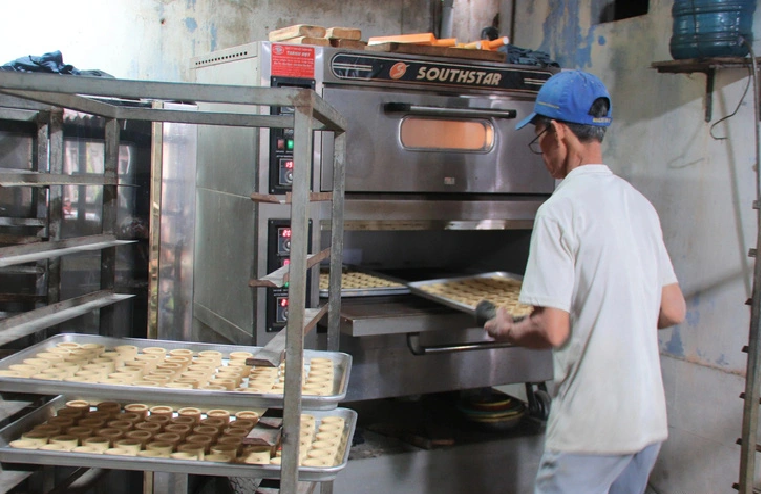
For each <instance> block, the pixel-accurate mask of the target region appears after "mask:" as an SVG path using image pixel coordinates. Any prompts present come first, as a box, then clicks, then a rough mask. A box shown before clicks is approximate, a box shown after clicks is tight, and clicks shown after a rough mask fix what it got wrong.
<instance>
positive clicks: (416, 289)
mask: <svg viewBox="0 0 761 494" xmlns="http://www.w3.org/2000/svg"><path fill="white" fill-rule="evenodd" d="M483 278H504V279H507V280H517V281H523V276H521V275H518V274H513V273H506V272H504V271H492V272H490V273H481V274H475V275H469V276H459V277H456V278H442V279H438V280H425V281H414V282H412V283H407V286H408V287H410V291H411V292H412V293H414V294H415V295H418V296H420V297H423V298H427V299H429V300H433V301H434V302H438V303H440V304H442V305H446V306H447V307H452V308H453V309H457V310H461V311H463V312H465V313H467V314H470V315H472V316H475V314H476V308H475V307H474V306H470V305H465V304H463V303H462V302H458V301H457V300H453V299H451V298H446V297H440V296H437V295H434V294H432V293H430V292H426V291H424V290H423V287H426V286H430V285H434V284H436V283H451V282H453V281H465V280H478V279H483Z"/></svg>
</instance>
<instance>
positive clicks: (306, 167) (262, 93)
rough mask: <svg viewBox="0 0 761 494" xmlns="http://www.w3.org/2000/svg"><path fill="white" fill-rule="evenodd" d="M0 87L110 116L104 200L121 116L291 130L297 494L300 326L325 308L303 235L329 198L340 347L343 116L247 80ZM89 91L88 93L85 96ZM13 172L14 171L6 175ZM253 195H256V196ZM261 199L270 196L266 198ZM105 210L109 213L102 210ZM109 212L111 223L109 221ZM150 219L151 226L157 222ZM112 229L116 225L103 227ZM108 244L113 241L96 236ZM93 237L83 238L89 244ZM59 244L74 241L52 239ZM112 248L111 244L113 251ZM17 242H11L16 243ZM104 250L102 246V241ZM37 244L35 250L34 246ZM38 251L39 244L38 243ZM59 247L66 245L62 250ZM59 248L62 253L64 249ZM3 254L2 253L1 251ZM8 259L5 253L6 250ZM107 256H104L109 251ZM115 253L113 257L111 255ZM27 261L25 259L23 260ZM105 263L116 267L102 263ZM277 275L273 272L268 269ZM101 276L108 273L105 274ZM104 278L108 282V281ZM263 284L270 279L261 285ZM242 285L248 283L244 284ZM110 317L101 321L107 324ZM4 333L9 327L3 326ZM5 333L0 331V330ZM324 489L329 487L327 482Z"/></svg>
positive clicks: (289, 433) (291, 465)
mask: <svg viewBox="0 0 761 494" xmlns="http://www.w3.org/2000/svg"><path fill="white" fill-rule="evenodd" d="M0 93H3V94H7V95H10V96H12V97H14V98H19V99H20V101H24V102H25V103H24V104H30V103H28V102H30V101H31V102H39V103H43V104H45V105H52V106H55V107H62V108H70V109H74V110H79V111H82V112H86V113H90V114H93V115H99V116H102V117H105V118H106V119H107V124H106V129H107V131H106V150H107V152H106V157H107V158H106V159H107V161H106V163H107V165H106V174H105V178H104V184H105V185H104V187H105V188H104V205H109V206H110V205H112V204H116V192H115V191H116V187H117V186H118V176H117V175H116V173H115V172H116V169H115V164H116V162H117V159H118V138H119V135H118V128H119V127H118V126H119V122H120V120H122V119H126V120H130V119H135V120H146V121H151V122H156V123H161V122H172V123H186V124H201V125H223V126H244V127H279V128H293V129H294V140H295V143H294V170H293V188H292V193H291V194H289V195H288V196H287V197H286V198H285V199H284V201H287V202H290V204H291V230H292V238H291V242H292V245H291V263H290V265H289V270H288V271H289V272H288V276H289V283H290V286H289V299H290V309H289V320H288V324H287V326H286V328H285V329H284V330H283V332H284V333H285V373H286V380H285V391H284V399H283V427H284V430H285V433H284V434H283V460H282V468H281V472H280V478H281V492H284V493H289V494H295V493H296V492H297V490H298V484H299V483H298V448H299V443H298V440H299V432H300V420H299V417H300V414H301V408H302V407H301V386H302V373H301V372H300V369H301V367H302V366H303V352H304V341H303V335H304V332H305V329H306V330H308V329H309V328H311V327H313V326H314V324H315V323H316V321H317V320H318V319H319V318H321V317H322V316H323V315H324V314H325V312H326V308H325V307H322V308H319V309H316V310H308V309H305V302H306V272H307V269H308V268H309V267H310V264H309V262H308V259H307V238H308V221H309V209H310V202H312V201H322V200H332V209H331V223H332V225H333V228H332V229H331V248H330V256H331V260H330V282H329V289H328V293H329V298H328V302H327V315H328V339H327V349H328V350H329V351H337V350H338V338H339V311H340V290H341V287H340V273H341V261H342V250H343V195H344V169H345V151H346V143H345V134H344V131H345V130H346V122H345V120H344V118H343V117H342V116H341V115H340V114H338V113H337V112H336V111H335V110H334V109H333V108H332V107H330V106H329V105H328V104H326V103H325V102H324V101H323V100H322V99H321V98H320V97H319V96H317V94H316V93H315V92H314V91H312V90H306V89H272V88H257V87H247V86H229V85H211V84H190V83H168V82H145V81H132V80H123V79H100V78H90V77H69V76H59V75H47V74H18V73H13V72H0ZM83 95H86V96H83ZM107 98H125V99H149V100H155V101H154V104H153V107H152V108H129V107H117V106H114V105H110V104H109V103H108V100H107ZM161 101H196V102H207V103H225V104H233V105H251V106H252V107H256V106H265V107H266V106H270V107H272V106H290V107H293V108H294V113H293V115H258V114H239V113H236V114H233V113H224V112H214V111H201V110H196V111H177V110H171V109H163V108H160V107H161V106H162V105H161V104H160V102H161ZM313 131H328V132H333V133H334V134H335V152H334V162H333V176H334V188H333V191H332V193H331V194H317V193H311V191H310V183H311V169H312V167H311V150H312V134H313ZM5 178H6V179H7V178H11V177H5ZM12 178H14V179H21V180H24V179H26V180H27V182H26V183H29V182H31V183H35V181H37V183H39V182H42V181H44V180H45V177H43V176H37V177H35V178H34V179H30V177H12ZM255 200H256V199H255ZM261 200H269V201H271V200H273V198H271V197H265V198H262V199H261ZM104 213H107V211H104ZM106 218H108V221H109V223H106ZM112 221H113V219H112V215H109V216H105V217H104V226H105V225H107V224H108V225H111V223H110V222H112ZM156 227H157V226H156V225H152V228H156ZM105 233H106V235H111V234H112V233H113V228H111V229H107V230H106V232H105ZM98 241H100V242H103V241H106V242H109V241H110V242H113V241H115V239H111V238H109V239H98ZM92 243H93V240H91V241H90V242H89V243H88V246H90V247H91V244H92ZM55 247H56V248H58V249H63V248H66V247H71V246H69V245H66V246H64V245H59V244H56V245H55ZM113 247H114V246H108V247H107V248H108V249H112V250H111V252H112V251H113ZM14 248H15V247H14ZM104 248H105V247H104ZM32 250H35V249H32ZM37 250H39V249H37ZM61 252H64V253H65V251H61ZM61 252H59V254H60V253H61ZM0 254H3V252H0ZM4 254H5V255H3V256H2V257H3V258H5V257H7V256H8V255H9V254H8V253H4ZM105 257H106V260H107V259H108V257H109V254H106V256H105ZM111 258H112V259H113V256H112V255H111ZM27 262H28V261H27ZM104 265H105V266H106V268H109V267H110V269H113V260H112V261H111V264H110V266H109V265H108V263H107V262H104ZM273 274H274V273H273ZM104 276H105V275H104ZM112 286H113V284H111V285H110V286H109V285H108V283H107V282H106V288H110V287H112ZM263 286H267V285H263ZM241 288H242V289H245V287H241ZM107 322H108V321H105V323H107ZM2 329H3V330H5V332H7V331H9V330H12V328H5V327H3V328H2ZM2 334H3V333H0V335H2ZM326 487H328V489H326V490H329V489H330V487H329V486H326Z"/></svg>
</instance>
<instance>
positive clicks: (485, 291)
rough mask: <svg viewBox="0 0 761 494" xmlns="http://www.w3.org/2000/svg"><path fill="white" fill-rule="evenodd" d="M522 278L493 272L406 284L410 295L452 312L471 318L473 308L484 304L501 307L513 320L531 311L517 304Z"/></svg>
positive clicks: (528, 307) (530, 308) (473, 312)
mask: <svg viewBox="0 0 761 494" xmlns="http://www.w3.org/2000/svg"><path fill="white" fill-rule="evenodd" d="M522 282H523V277H522V276H520V275H517V274H512V273H506V272H503V271H494V272H490V273H483V274H478V275H473V276H462V277H457V278H444V279H437V280H426V281H416V282H412V283H408V284H407V286H409V288H410V291H411V292H412V293H414V294H415V295H418V296H420V297H424V298H427V299H429V300H433V301H435V302H438V303H440V304H443V305H446V306H448V307H452V308H454V309H457V310H460V311H463V312H466V313H468V314H471V315H475V312H476V305H478V303H479V302H480V301H481V300H488V301H490V302H492V303H493V304H494V305H496V306H497V307H500V306H505V307H507V309H508V312H509V313H510V314H512V315H513V316H515V317H523V316H526V315H528V314H530V313H531V310H532V307H530V306H527V305H521V304H518V303H517V300H518V293H519V292H520V287H521V284H522Z"/></svg>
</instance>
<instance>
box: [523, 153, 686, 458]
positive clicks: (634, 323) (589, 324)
mask: <svg viewBox="0 0 761 494" xmlns="http://www.w3.org/2000/svg"><path fill="white" fill-rule="evenodd" d="M676 281H677V280H676V275H675V274H674V268H673V266H672V264H671V260H670V259H669V256H668V253H667V252H666V248H665V246H664V245H663V235H662V232H661V226H660V221H659V219H658V214H657V213H656V211H655V208H653V206H652V204H650V202H649V201H648V200H647V199H645V197H644V196H643V195H642V194H640V193H639V192H638V191H637V190H635V189H634V187H632V186H631V184H629V183H628V182H626V181H625V180H623V179H621V178H619V177H617V176H616V175H614V174H613V173H612V172H611V171H610V169H609V168H608V167H607V166H605V165H583V166H580V167H578V168H575V169H574V170H572V171H571V173H569V174H568V176H567V177H566V179H565V180H564V181H563V182H562V183H560V185H559V186H558V188H557V189H556V190H555V193H554V194H553V195H552V197H551V198H550V199H548V200H547V201H546V202H545V203H544V204H543V205H542V206H541V207H540V208H539V211H538V212H537V215H536V220H535V223H534V231H533V234H532V237H531V249H530V253H529V259H528V265H527V267H526V275H525V278H524V280H523V289H522V291H521V295H520V302H521V303H524V304H530V305H534V306H541V307H554V308H557V309H561V310H564V311H566V312H568V313H569V314H570V320H571V332H570V336H569V338H568V341H566V342H565V344H563V346H561V347H560V348H557V349H555V351H554V352H553V355H554V369H555V383H554V384H555V389H554V393H553V394H554V399H553V402H552V408H551V412H550V417H549V422H548V424H547V443H546V448H547V450H550V451H559V452H565V453H589V454H631V453H635V452H637V451H640V450H642V449H643V448H644V447H646V446H648V445H650V444H653V443H656V442H660V441H663V440H665V439H666V437H667V436H668V431H667V424H666V403H665V397H664V393H663V382H662V378H661V368H660V358H659V349H658V335H657V331H658V329H657V324H658V314H659V309H660V304H661V289H662V288H663V286H665V285H668V284H671V283H676Z"/></svg>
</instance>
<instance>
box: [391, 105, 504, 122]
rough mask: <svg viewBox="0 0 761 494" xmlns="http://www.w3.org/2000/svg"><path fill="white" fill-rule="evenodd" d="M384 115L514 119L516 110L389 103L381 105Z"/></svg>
mask: <svg viewBox="0 0 761 494" xmlns="http://www.w3.org/2000/svg"><path fill="white" fill-rule="evenodd" d="M383 110H384V111H385V112H386V113H405V114H407V115H427V116H436V117H481V118H515V117H516V116H517V115H518V111H517V110H502V109H499V108H444V107H440V106H421V105H412V104H410V103H402V102H391V103H386V104H384V105H383Z"/></svg>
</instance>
